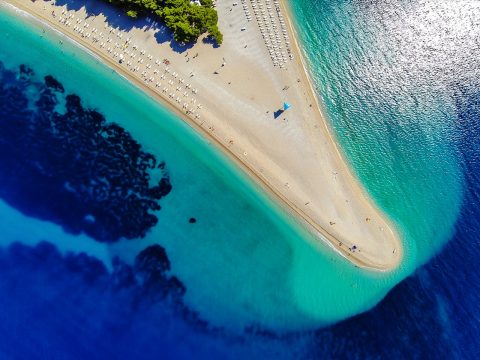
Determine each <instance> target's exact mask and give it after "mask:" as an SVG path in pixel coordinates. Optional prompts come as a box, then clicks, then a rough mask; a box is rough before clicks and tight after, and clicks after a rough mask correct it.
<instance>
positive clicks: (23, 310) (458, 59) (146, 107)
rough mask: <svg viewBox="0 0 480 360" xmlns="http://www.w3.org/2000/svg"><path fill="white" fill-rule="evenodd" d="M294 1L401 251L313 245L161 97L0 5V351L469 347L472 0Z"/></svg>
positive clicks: (475, 136) (306, 40)
mask: <svg viewBox="0 0 480 360" xmlns="http://www.w3.org/2000/svg"><path fill="white" fill-rule="evenodd" d="M291 8H292V12H293V14H294V16H295V19H296V26H297V31H298V33H299V37H300V39H301V44H302V48H303V50H304V52H305V57H306V59H307V60H308V67H309V71H310V75H311V76H312V78H313V81H314V83H315V86H316V88H317V90H318V95H319V99H320V102H321V104H322V106H323V107H324V108H325V110H326V113H327V114H328V117H329V120H330V121H331V125H332V128H333V129H334V131H335V134H336V136H337V137H338V139H339V141H340V143H341V144H342V149H343V150H344V152H345V154H346V155H347V158H348V160H349V161H350V163H351V166H352V167H353V169H354V170H355V172H356V173H357V175H358V176H359V178H360V179H361V180H362V182H363V184H364V185H365V187H366V188H367V190H368V191H369V192H370V194H371V195H372V196H373V198H374V199H375V200H376V202H377V203H378V204H379V206H380V207H381V208H382V209H383V210H384V211H385V212H386V213H387V214H388V215H389V216H390V217H391V219H392V220H393V221H395V222H396V224H397V225H398V226H399V228H400V229H401V230H402V233H403V236H404V240H405V242H406V243H408V244H409V248H408V249H409V251H408V252H407V258H406V259H405V261H404V265H403V267H402V268H401V269H400V270H399V271H398V272H396V273H394V274H393V275H391V276H389V275H385V276H379V275H378V276H376V275H372V274H369V273H367V272H362V271H361V270H358V269H355V268H353V267H352V266H351V265H350V264H348V263H347V262H344V261H343V260H341V259H337V258H336V257H335V255H334V254H332V253H330V252H328V250H325V251H320V250H319V251H318V253H317V252H314V251H313V250H312V249H310V248H308V247H307V246H306V245H304V244H305V241H304V237H306V236H308V234H303V233H301V231H300V230H299V229H297V228H296V226H295V224H293V223H290V222H288V221H287V219H286V218H285V214H282V213H281V211H280V210H279V209H277V208H276V207H275V206H274V204H271V203H270V202H269V200H268V198H266V197H265V196H264V195H262V194H261V192H259V191H258V189H255V188H254V186H253V185H252V184H251V183H250V182H249V181H248V180H247V179H245V178H244V176H242V174H241V173H240V172H238V171H237V170H236V169H235V168H234V167H232V166H231V165H230V164H228V162H227V161H226V160H225V159H224V158H223V157H222V156H220V155H219V154H218V153H217V152H216V151H215V149H213V148H212V146H211V145H210V144H209V143H208V142H206V141H204V140H203V139H201V138H200V137H199V136H197V135H196V134H195V133H193V132H192V131H191V130H190V129H188V128H187V127H186V126H184V125H183V124H182V123H181V121H180V120H179V119H177V118H176V117H175V116H174V115H173V114H171V113H169V112H168V111H167V110H165V109H163V108H162V107H160V106H158V105H157V104H154V103H153V101H151V99H148V98H147V97H146V96H144V95H143V94H142V93H141V92H140V91H138V90H137V89H135V88H134V87H133V86H129V85H128V84H127V83H126V81H124V80H123V79H121V78H120V77H119V76H118V75H116V74H115V73H113V72H112V71H110V70H108V69H107V68H105V67H103V66H102V65H101V64H100V63H99V62H98V61H97V60H95V59H94V58H92V57H91V56H90V55H89V54H86V53H84V52H83V51H82V50H80V49H78V48H76V47H74V46H73V45H71V44H68V41H67V40H66V39H64V38H62V37H61V36H59V35H58V34H54V33H52V32H50V31H49V30H48V29H45V28H44V26H42V25H39V24H36V23H34V22H31V20H29V19H27V18H25V17H23V16H20V15H19V14H15V13H13V12H11V10H7V9H6V8H2V7H0V48H2V49H3V50H1V51H0V227H1V232H0V359H244V358H250V359H272V358H276V359H384V358H388V359H410V358H414V359H476V358H478V355H480V340H479V339H478V337H479V335H480V329H479V326H480V308H479V306H480V305H479V304H480V276H479V274H478V273H477V272H476V270H477V266H476V265H477V253H476V251H479V250H480V246H479V240H480V235H479V233H480V210H479V205H480V199H479V194H480V178H479V176H478V174H480V158H479V154H480V129H479V125H478V123H479V119H480V91H479V89H480V62H479V59H480V40H479V39H480V3H479V2H478V1H474V0H471V1H470V0H460V1H450V0H436V1H434V0H422V1H420V0H402V1H387V0H379V1H361V0H351V1H343V0H338V1H337V0H336V1H333V0H330V1H328V0H302V1H297V2H295V3H292V4H291ZM44 30H45V32H43V31H44ZM317 265H318V266H317ZM415 267H418V268H417V269H416V270H415V271H414V268H415ZM322 271H323V272H322ZM309 275H311V278H308V276H309ZM407 275H409V276H408V277H406V278H405V279H404V280H403V281H401V282H399V281H400V280H401V279H402V278H403V277H405V276H407ZM312 279H313V280H312ZM317 279H318V280H319V281H318V284H322V286H323V287H322V288H320V289H315V284H316V283H317V282H316V280H317ZM397 282H399V283H398V284H397ZM302 284H304V286H303V287H302V286H301V285H302ZM394 284H397V285H396V286H394V287H393V289H392V290H391V291H390V292H388V294H387V295H386V296H385V297H383V296H384V295H385V293H386V292H387V290H388V289H389V288H390V287H392V286H393V285H394ZM309 286H310V287H309ZM319 287H320V285H319ZM309 297H311V298H313V300H312V299H310V298H309ZM316 297H319V298H320V299H317V298H316ZM323 299H330V302H331V299H336V301H337V302H336V303H335V304H338V308H339V309H340V310H338V312H336V313H335V316H333V315H332V317H331V318H328V317H326V316H325V313H326V312H327V311H326V310H325V312H322V311H321V310H319V311H318V312H317V311H315V309H312V308H311V306H313V305H312V304H324V305H325V304H326V302H327V300H323ZM322 301H323V303H322ZM377 301H379V303H378V304H377V305H376V306H374V307H373V308H372V309H371V310H368V311H366V312H363V313H360V312H362V311H363V310H365V309H368V308H371V307H372V306H373V305H375V304H376V303H377ZM336 310H337V309H336ZM356 313H359V314H357V315H354V316H350V317H348V318H347V319H344V320H341V321H338V322H336V323H335V324H333V325H328V326H325V324H326V323H328V322H332V321H334V320H338V319H340V318H345V317H346V316H349V315H352V314H356ZM312 324H318V325H317V326H313V325H312ZM304 325H305V326H306V327H308V328H309V330H303V331H299V330H289V331H287V332H285V329H289V328H292V329H293V328H299V327H301V326H304ZM322 325H324V326H322ZM276 329H278V331H276ZM280 329H281V331H280Z"/></svg>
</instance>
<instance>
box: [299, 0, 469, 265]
mask: <svg viewBox="0 0 480 360" xmlns="http://www.w3.org/2000/svg"><path fill="white" fill-rule="evenodd" d="M463 5H465V4H463ZM461 7H462V6H458V8H461ZM467 7H468V6H467ZM445 9H448V10H450V11H451V12H455V10H456V9H455V6H454V5H452V4H450V2H448V4H446V3H442V4H437V3H435V4H434V3H433V2H426V3H425V4H422V5H420V4H418V3H417V2H414V1H412V2H404V3H402V4H383V3H381V4H377V5H375V6H374V5H366V6H363V5H361V4H360V3H357V2H331V1H310V0H307V1H302V2H293V3H292V10H293V12H294V14H295V17H296V23H297V24H301V26H298V25H297V31H298V33H299V35H300V38H301V41H302V44H303V51H304V55H305V56H306V58H307V61H308V65H309V66H308V68H309V70H310V75H311V77H312V79H313V81H314V84H315V87H316V89H317V94H318V95H319V98H320V100H321V103H322V105H323V108H324V110H325V111H326V113H327V114H328V117H329V119H330V122H331V126H332V128H333V129H334V132H335V134H336V136H337V138H338V140H339V141H340V143H341V144H342V149H343V151H344V152H345V154H346V155H347V159H348V161H349V162H350V164H351V166H352V167H353V169H354V170H355V172H356V174H357V175H358V177H359V178H360V179H361V180H362V183H363V184H365V185H366V187H367V190H368V191H369V193H370V194H371V195H372V196H373V198H374V199H375V200H376V202H377V204H378V205H380V207H381V208H382V209H383V210H384V211H385V212H386V213H387V214H388V215H389V216H390V218H391V219H393V220H394V221H395V222H396V224H397V225H398V226H399V227H400V229H401V230H402V231H403V234H404V243H406V244H407V252H406V259H405V262H406V263H408V265H406V266H407V267H410V268H414V267H416V266H418V265H420V264H423V263H425V262H426V261H427V260H429V259H430V258H431V257H432V256H433V255H434V254H435V253H437V252H438V251H439V250H440V249H441V248H442V246H443V245H444V244H445V243H446V241H448V240H449V239H450V238H451V236H452V233H453V228H454V224H455V222H456V220H457V217H458V214H459V211H460V207H461V205H462V201H463V195H464V191H465V190H464V183H463V173H462V168H461V164H460V159H459V157H458V150H457V145H458V134H459V129H457V127H456V121H457V108H456V104H455V102H454V99H453V98H452V94H453V93H454V91H455V89H454V88H453V85H454V84H455V81H456V80H457V78H455V76H452V75H453V72H445V71H444V69H443V68H442V66H448V67H449V68H450V67H452V68H453V67H454V66H455V65H454V62H456V61H458V59H456V58H454V57H453V55H456V54H453V53H452V59H450V62H451V64H449V63H447V64H445V63H442V64H441V65H440V64H439V63H438V61H439V60H438V59H436V58H435V57H434V56H432V55H431V54H430V52H429V47H433V49H434V50H435V46H436V45H440V47H441V46H442V44H441V42H442V41H444V40H445V39H442V37H441V36H442V35H441V34H439V33H438V32H436V31H438V29H436V28H435V27H434V26H424V25H423V24H425V23H428V22H429V20H430V18H429V17H438V19H437V20H440V19H441V18H442V16H445V17H447V18H448V16H449V15H451V14H449V13H448V12H447V14H443V12H442V10H445ZM312 13H314V14H317V16H316V17H312V16H311V14H312ZM392 14H398V15H396V16H395V17H391V16H393V15H392ZM454 19H455V18H452V19H450V21H451V22H453V21H456V20H454ZM387 20H388V21H387ZM439 23H440V21H439ZM444 25H445V24H443V23H441V26H444ZM448 25H450V24H448ZM441 26H439V27H441ZM413 37H417V38H416V39H415V40H416V41H417V42H416V43H415V44H414V45H415V46H416V47H414V46H412V44H411V41H412V38H413ZM439 43H440V44H439ZM456 45H457V44H448V43H447V44H443V47H448V46H451V48H452V49H451V50H452V51H453V50H457V48H456V47H455V46H456ZM430 50H431V49H430ZM442 60H443V59H442ZM450 70H452V69H450ZM464 75H467V74H466V73H465V74H464ZM449 77H450V78H449ZM449 87H452V88H449Z"/></svg>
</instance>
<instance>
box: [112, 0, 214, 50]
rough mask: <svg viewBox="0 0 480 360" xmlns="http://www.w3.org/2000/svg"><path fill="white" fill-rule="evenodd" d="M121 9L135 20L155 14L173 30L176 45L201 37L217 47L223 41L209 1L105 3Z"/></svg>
mask: <svg viewBox="0 0 480 360" xmlns="http://www.w3.org/2000/svg"><path fill="white" fill-rule="evenodd" d="M107 1H108V2H109V3H111V4H113V5H115V6H118V7H120V8H122V9H123V10H124V11H125V12H126V14H127V15H128V16H130V17H133V18H137V17H141V16H149V15H151V14H156V15H157V16H158V17H159V18H160V19H161V20H162V21H163V22H164V23H165V25H166V26H167V27H168V28H169V29H171V30H172V32H173V38H174V39H175V41H177V42H179V43H190V42H194V41H196V40H197V39H198V37H199V36H200V35H202V34H204V33H207V34H208V36H211V37H212V38H213V39H214V40H215V41H216V42H217V44H219V45H220V44H221V43H222V41H223V35H222V33H221V32H220V30H219V29H218V14H217V11H216V10H215V9H214V7H213V2H212V0H200V1H199V2H200V4H198V3H195V2H193V1H192V2H190V0H107Z"/></svg>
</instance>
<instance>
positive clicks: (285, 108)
mask: <svg viewBox="0 0 480 360" xmlns="http://www.w3.org/2000/svg"><path fill="white" fill-rule="evenodd" d="M291 107H292V105H290V104H289V103H287V102H284V103H283V111H287V110H288V109H290V108H291Z"/></svg>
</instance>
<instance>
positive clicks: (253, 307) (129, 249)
mask: <svg viewBox="0 0 480 360" xmlns="http://www.w3.org/2000/svg"><path fill="white" fill-rule="evenodd" d="M312 6H313V5H312ZM324 6H325V8H327V9H328V6H327V5H325V4H324ZM307 11H309V7H308V6H307V5H305V7H303V6H302V7H300V6H299V5H298V4H297V5H295V12H296V14H297V16H298V18H299V19H300V20H299V22H300V21H303V20H302V16H305V14H306V12H307ZM348 15H349V14H348V13H347V14H345V16H346V17H345V19H344V21H345V23H346V24H349V22H350V21H351V19H349V18H348V17H347V16H348ZM350 15H351V16H356V15H357V14H350ZM304 20H305V24H306V26H305V27H304V28H303V27H302V37H303V40H304V42H305V44H307V54H308V55H309V58H310V61H311V63H312V69H314V73H313V74H312V75H313V76H314V78H315V79H316V81H317V85H318V86H319V90H320V93H321V94H324V96H325V97H322V100H323V102H324V105H325V108H326V109H327V112H328V114H329V116H330V117H331V119H332V124H333V127H334V128H335V131H336V133H337V134H338V136H339V139H340V141H341V143H342V145H343V148H344V149H345V152H346V154H347V155H348V158H349V159H350V162H351V163H352V165H353V167H354V169H355V170H356V171H357V173H358V174H359V176H360V178H361V179H362V181H363V183H364V184H366V185H367V186H368V190H369V191H370V192H371V194H372V195H373V196H374V198H375V199H376V200H377V201H378V203H379V204H380V206H381V207H382V209H384V210H385V211H386V212H387V213H388V215H389V216H391V218H392V219H393V220H394V221H395V222H396V223H397V224H398V226H399V229H400V230H401V231H402V233H403V235H404V243H405V261H404V263H403V264H402V266H401V267H400V268H399V269H397V270H396V271H395V272H393V273H373V272H368V271H364V270H360V269H357V268H355V267H354V266H353V265H352V264H350V263H348V262H347V261H345V260H344V259H343V258H341V257H339V256H338V255H336V254H334V253H333V252H332V251H331V250H330V249H328V248H327V247H326V246H323V245H322V244H319V245H318V246H314V245H312V243H315V241H312V239H311V236H310V235H309V234H307V233H305V232H304V231H303V230H302V229H300V228H299V227H298V226H297V225H296V224H295V223H294V222H293V221H292V220H291V219H289V218H288V216H287V215H286V214H284V213H282V211H281V210H280V209H279V208H278V207H277V206H275V205H274V204H273V203H272V202H271V201H270V200H269V199H268V198H267V196H266V195H265V194H263V193H262V192H261V191H260V190H259V189H257V188H256V187H255V186H254V185H253V184H252V182H250V181H249V180H248V179H247V178H246V176H245V175H244V174H242V173H241V172H240V171H239V170H237V169H235V168H234V167H233V166H232V165H230V164H229V163H228V161H227V160H226V159H225V158H224V157H223V156H221V155H220V154H219V153H218V152H217V151H216V150H215V149H214V148H213V146H212V145H211V144H209V143H208V142H207V141H205V140H203V139H201V138H200V137H199V136H198V135H197V134H195V133H194V132H193V131H192V130H191V129H190V128H188V126H186V125H184V124H183V123H182V121H181V120H180V119H178V118H177V117H176V116H175V115H173V114H171V113H170V112H168V111H167V110H165V109H164V108H162V107H161V106H160V105H159V104H156V103H155V102H154V101H152V100H151V99H149V98H148V97H147V96H146V95H144V94H143V93H142V92H141V91H139V90H137V89H136V88H134V87H133V86H132V85H130V84H128V82H126V81H125V80H124V79H122V78H121V77H120V76H118V75H117V74H116V73H114V72H113V71H111V70H109V69H108V68H106V67H105V66H103V65H102V64H100V63H99V62H98V61H97V60H96V59H95V58H93V57H92V56H90V55H88V54H87V53H85V52H84V51H83V50H81V49H78V48H76V47H75V46H73V45H72V44H70V43H69V42H68V41H67V39H65V38H62V37H61V36H59V35H58V34H54V33H52V32H50V31H47V32H46V33H42V29H41V28H42V26H40V25H38V24H32V23H31V22H27V21H26V19H25V18H23V19H22V20H20V19H19V18H17V17H13V16H11V14H9V13H8V11H7V10H5V9H2V10H1V13H0V34H2V36H1V38H0V44H1V46H2V48H3V49H4V51H2V53H1V54H0V61H2V62H3V63H4V65H5V67H6V68H7V69H10V70H13V69H17V68H18V66H19V65H20V64H26V65H27V66H29V67H31V68H32V69H33V70H34V72H35V78H36V79H37V80H38V81H40V80H41V79H42V78H43V77H44V76H46V75H52V76H53V77H54V78H56V79H57V80H59V81H60V82H61V83H62V84H63V86H64V87H65V91H66V93H75V94H77V95H79V96H80V98H81V102H82V105H83V106H84V107H85V108H93V109H96V110H97V111H98V112H100V113H101V114H103V115H104V116H105V118H106V119H107V121H110V122H115V123H117V124H118V125H120V126H121V127H123V128H124V129H125V130H126V131H128V133H129V134H131V136H132V137H133V138H134V139H136V141H138V142H139V143H140V144H141V145H142V147H143V148H144V149H145V151H148V152H149V153H151V154H154V155H155V157H157V158H158V159H160V160H162V161H165V163H166V168H167V169H168V172H169V175H170V180H171V183H172V187H173V188H172V191H171V192H170V193H169V194H168V195H167V196H165V197H164V198H163V199H162V200H161V201H160V203H161V207H162V209H161V210H160V211H159V212H158V214H157V217H158V223H157V224H156V225H155V226H154V227H153V228H152V229H151V230H150V231H149V232H148V233H147V235H146V236H145V237H144V238H141V239H133V240H120V241H117V242H111V243H99V242H98V241H96V240H95V239H93V238H91V237H89V236H88V235H86V234H84V233H81V234H73V235H72V234H69V233H68V232H66V231H64V230H65V227H64V226H63V227H62V224H59V223H52V222H49V221H40V220H38V219H35V218H34V217H31V216H27V215H26V214H24V213H21V212H19V211H18V210H17V209H15V208H14V207H12V206H9V205H8V204H6V203H2V207H1V209H2V210H1V211H2V217H1V220H0V224H1V225H2V227H3V228H5V229H8V230H7V231H5V235H4V236H2V239H1V242H2V244H3V245H4V246H6V245H8V244H11V243H12V242H16V241H21V242H22V243H24V244H29V245H33V244H36V243H38V242H40V241H42V240H46V239H49V241H50V242H52V243H53V244H54V245H55V246H56V247H57V248H58V249H59V250H60V251H63V252H64V253H65V252H68V251H70V252H75V253H79V252H86V253H87V254H89V255H91V256H94V257H95V258H97V259H100V260H101V261H102V262H103V263H104V264H105V266H106V267H107V268H108V269H112V259H114V258H115V257H119V258H120V259H121V260H122V261H124V262H126V263H127V264H132V263H133V262H134V259H135V257H136V256H137V254H138V253H139V252H140V251H141V250H143V249H144V248H146V247H147V246H149V245H152V244H160V245H162V246H163V247H164V248H165V249H166V252H167V254H168V258H169V259H170V262H171V266H172V269H171V271H172V273H173V274H175V276H177V277H178V279H179V280H180V281H181V282H182V283H183V284H184V286H185V288H186V289H187V290H186V293H185V296H184V303H185V305H186V306H187V307H189V308H190V309H192V310H193V311H196V312H198V314H199V316H200V317H201V318H202V319H204V320H206V321H208V322H210V323H211V324H213V325H216V326H223V327H226V328H228V329H236V330H238V329H241V328H242V327H244V326H248V325H252V324H253V325H260V326H265V327H267V328H272V329H275V330H293V329H302V328H311V327H318V326H323V325H326V324H329V323H332V322H335V321H338V320H341V319H343V318H346V317H348V316H351V315H353V314H356V313H359V312H361V311H364V310H367V309H369V308H371V307H372V306H373V305H375V304H376V303H377V302H378V301H380V300H381V299H382V298H383V296H385V294H386V293H387V292H388V290H389V289H390V288H391V287H393V286H394V285H395V284H396V283H397V282H399V281H400V280H401V279H403V278H404V277H405V276H406V275H408V274H410V273H411V272H412V271H413V270H414V269H415V267H416V266H417V265H418V264H421V263H423V262H425V261H426V260H427V259H428V258H429V257H430V256H432V255H433V254H434V253H435V252H436V251H437V250H438V249H439V248H440V247H441V246H442V244H443V243H445V241H446V240H447V239H448V237H449V236H450V235H451V232H452V226H453V224H454V221H455V219H456V215H457V213H458V211H459V206H460V202H461V200H462V180H461V179H462V176H461V174H460V172H459V169H458V166H457V162H456V158H455V148H454V147H453V146H452V144H451V143H449V142H448V139H449V138H450V136H449V134H448V132H449V131H450V130H449V129H450V127H448V126H447V125H448V121H449V115H450V114H449V111H450V110H451V111H453V109H448V108H447V109H445V108H442V109H439V110H438V112H435V111H432V102H429V103H428V108H425V109H423V108H422V106H419V104H425V106H427V99H426V98H423V97H422V96H426V97H427V98H428V91H427V90H428V89H427V90H426V89H420V90H421V91H423V93H422V92H421V93H420V94H419V97H418V99H411V100H408V101H407V102H406V103H401V104H400V103H397V104H389V103H382V99H378V103H377V104H372V103H371V102H370V101H368V102H367V101H365V103H364V100H365V99H371V94H370V93H369V92H368V90H369V88H368V86H367V85H368V84H364V85H365V88H359V86H360V85H359V84H357V83H352V84H351V85H352V86H351V87H348V86H347V87H346V88H348V89H350V91H351V92H352V93H351V94H348V93H340V92H339V91H340V90H339V87H338V86H337V85H336V84H335V82H334V81H330V80H323V81H321V80H319V79H332V78H334V77H335V76H337V79H340V76H342V79H343V73H344V72H345V71H347V72H348V71H349V68H348V66H349V65H348V59H349V58H348V56H347V57H346V58H343V57H342V56H341V54H340V55H339V54H337V53H335V52H334V51H333V50H332V51H331V53H328V48H325V46H323V43H321V44H319V43H318V41H325V42H326V43H328V36H336V35H335V34H331V33H330V32H329V30H328V27H327V26H325V28H319V29H315V31H316V32H318V33H319V34H323V33H322V31H323V32H324V37H322V36H319V37H315V38H309V37H308V36H307V35H308V33H309V31H310V30H312V29H311V28H309V27H308V26H314V25H312V24H311V25H308V24H309V21H310V20H311V19H309V18H305V19H304ZM327 21H328V18H327V17H326V18H325V23H324V22H318V23H315V24H317V26H318V24H323V25H325V24H327ZM352 31H353V30H352ZM325 39H326V40H325ZM344 39H345V41H346V43H345V44H342V45H344V46H345V48H347V45H348V46H351V45H352V44H350V43H349V42H348V41H349V40H351V39H349V38H348V36H345V37H344ZM309 49H310V50H309ZM314 49H322V52H321V53H320V59H321V61H318V58H317V56H318V55H319V54H318V52H317V50H314ZM352 51H355V48H354V47H353V48H352ZM359 51H360V50H359ZM362 51H365V49H362ZM329 57H330V58H331V59H330V58H329ZM46 59H48V61H46ZM317 61H318V62H317ZM350 70H352V69H350ZM352 71H353V70H352ZM356 71H366V69H365V68H364V69H363V70H362V69H361V68H360V67H358V68H356ZM326 75H328V76H326ZM347 79H348V77H347ZM345 81H347V80H345ZM387 82H388V81H387ZM342 91H345V89H344V88H342ZM391 91H395V89H391ZM353 92H355V94H356V95H358V94H359V93H361V94H364V97H365V98H364V99H362V96H357V97H355V98H353V97H350V96H349V95H352V96H353ZM31 96H32V98H35V96H36V95H35V94H31ZM345 99H349V100H348V101H355V102H356V103H355V104H354V105H355V106H347V105H346V104H343V103H342V101H345ZM428 100H429V101H430V100H432V99H428ZM434 100H435V101H433V103H434V104H436V103H438V102H440V101H441V99H434ZM379 104H381V105H382V106H374V105H379ZM398 109H401V114H402V117H401V118H400V117H399V113H398V111H397V110H398ZM433 110H435V109H433ZM425 115H428V117H426V119H427V120H426V121H425V122H420V121H416V120H418V119H419V118H420V117H423V116H425ZM437 115H438V116H437ZM372 119H373V120H372ZM393 119H396V120H399V121H394V120H393ZM422 119H423V118H422ZM399 123H400V124H401V127H399V126H400V125H398V124H399ZM352 126H355V128H356V129H361V131H357V130H356V131H355V132H353V131H352V132H350V133H349V132H348V129H349V127H352ZM349 134H351V135H349ZM385 134H387V135H388V136H385ZM401 134H410V135H411V134H414V136H408V137H407V136H405V137H404V138H399V136H400V137H401ZM393 140H394V141H393ZM432 187H436V188H438V189H439V193H441V194H442V197H441V199H440V201H439V199H438V197H437V196H436V194H434V193H432V192H431V191H429V190H430V189H432ZM412 189H414V190H415V191H412ZM419 194H420V196H419ZM191 217H195V219H196V220H197V222H196V223H195V224H189V221H188V220H189V218H191ZM25 224H28V226H29V231H28V234H24V233H25V231H24V228H25ZM232 294H233V295H232Z"/></svg>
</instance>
